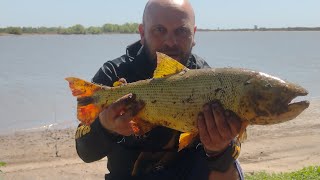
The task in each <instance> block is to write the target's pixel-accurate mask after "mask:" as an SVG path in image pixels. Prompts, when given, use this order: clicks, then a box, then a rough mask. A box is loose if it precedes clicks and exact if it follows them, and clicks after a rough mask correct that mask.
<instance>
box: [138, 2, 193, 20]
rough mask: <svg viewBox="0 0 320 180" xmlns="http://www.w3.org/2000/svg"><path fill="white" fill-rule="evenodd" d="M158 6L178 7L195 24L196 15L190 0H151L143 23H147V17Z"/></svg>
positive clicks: (146, 8)
mask: <svg viewBox="0 0 320 180" xmlns="http://www.w3.org/2000/svg"><path fill="white" fill-rule="evenodd" d="M157 8H167V9H173V10H174V9H176V10H180V11H184V12H185V13H186V14H188V15H189V17H190V20H191V21H192V23H193V24H195V15H194V11H193V8H192V6H191V4H190V2H189V1H188V0H149V1H148V2H147V4H146V6H145V8H144V12H143V24H145V23H146V21H147V17H148V16H149V15H150V13H152V12H154V10H155V9H157Z"/></svg>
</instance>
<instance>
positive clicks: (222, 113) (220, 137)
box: [198, 102, 241, 155]
mask: <svg viewBox="0 0 320 180" xmlns="http://www.w3.org/2000/svg"><path fill="white" fill-rule="evenodd" d="M198 128H199V136H200V140H201V142H202V144H203V146H204V148H205V151H206V152H207V154H209V155H215V154H219V153H220V152H222V151H224V150H225V149H226V148H227V147H228V145H229V143H230V142H231V140H232V139H234V138H235V137H236V136H237V135H238V133H239V132H240V128H241V120H240V118H239V117H238V116H237V115H235V114H234V113H233V112H232V111H229V110H224V109H223V108H222V106H221V105H220V103H218V102H211V103H207V104H205V105H204V107H203V112H202V113H200V114H199V116H198Z"/></svg>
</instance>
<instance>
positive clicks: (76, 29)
mask: <svg viewBox="0 0 320 180" xmlns="http://www.w3.org/2000/svg"><path fill="white" fill-rule="evenodd" d="M138 26H139V24H138V23H125V24H122V25H118V24H110V23H107V24H104V25H103V26H90V27H84V26H83V25H81V24H76V25H74V26H70V27H5V28H0V35H1V34H16V35H21V34H106V33H138ZM198 31H320V27H288V28H258V27H257V26H255V27H254V28H252V29H250V28H245V29H219V28H217V29H201V28H199V29H198Z"/></svg>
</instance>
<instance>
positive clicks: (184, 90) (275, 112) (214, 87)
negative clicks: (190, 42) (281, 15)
mask: <svg viewBox="0 0 320 180" xmlns="http://www.w3.org/2000/svg"><path fill="white" fill-rule="evenodd" d="M157 61H158V65H157V68H156V70H155V72H154V77H153V78H152V79H147V80H141V81H137V82H134V83H128V84H124V85H121V86H117V87H107V86H101V85H97V84H93V83H90V82H86V81H84V80H81V79H78V78H74V77H68V78H66V80H67V81H69V86H70V88H71V90H72V94H73V95H74V96H77V100H78V107H77V117H78V119H79V120H80V121H81V122H82V123H84V124H87V125H88V124H90V123H92V122H93V121H94V120H95V119H96V118H97V116H98V115H99V113H100V112H101V110H102V109H103V108H104V107H107V106H109V105H110V104H111V103H113V102H115V101H116V100H117V99H119V98H120V97H122V96H124V95H126V94H129V93H133V94H135V95H136V98H137V100H142V101H143V102H144V103H145V107H144V108H143V109H142V110H141V111H140V112H139V113H138V115H137V117H138V118H135V119H133V121H136V124H137V126H138V128H141V129H143V130H144V131H148V130H150V129H152V127H155V126H166V127H168V128H172V129H175V130H178V131H181V132H184V133H183V134H181V136H180V144H179V149H182V148H184V147H185V146H186V145H188V144H189V142H190V141H191V139H192V138H193V137H195V136H196V135H197V134H198V129H197V123H196V120H197V115H198V113H199V112H200V111H202V107H203V105H204V104H205V103H207V102H210V101H213V100H219V101H220V103H221V104H222V106H223V107H224V108H225V109H229V110H231V111H233V112H234V113H236V114H237V115H238V116H239V117H240V118H241V120H243V122H242V128H241V131H240V134H239V136H241V135H242V134H243V133H244V130H245V128H246V127H247V125H248V124H257V125H266V124H276V123H281V122H285V121H288V120H291V119H294V118H295V117H296V116H298V115H299V114H300V113H301V112H302V111H303V110H305V109H306V108H307V107H308V106H309V102H308V101H300V102H294V103H291V101H292V100H293V99H294V98H296V97H297V96H305V95H307V94H308V92H307V91H306V90H305V89H304V88H302V87H301V86H299V85H295V84H292V83H290V82H286V81H284V80H281V79H279V78H277V77H273V76H271V75H268V74H265V73H261V72H256V71H252V70H247V69H239V68H212V69H210V68H208V69H196V70H191V69H188V68H186V67H185V66H183V65H182V64H180V63H179V62H178V61H176V60H174V59H172V58H170V57H169V56H166V55H164V54H162V53H157ZM138 119H139V120H138ZM141 119H143V120H141ZM146 125H148V127H145V126H146Z"/></svg>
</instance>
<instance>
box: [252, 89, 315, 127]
mask: <svg viewBox="0 0 320 180" xmlns="http://www.w3.org/2000/svg"><path fill="white" fill-rule="evenodd" d="M306 95H308V91H307V90H305V89H304V88H302V87H297V86H294V88H291V89H289V90H288V91H286V92H284V93H283V94H282V95H281V96H280V97H281V98H275V99H273V100H272V98H271V97H270V98H271V99H270V104H269V105H268V106H269V108H267V107H266V108H267V109H269V110H266V109H264V110H265V111H261V112H262V113H259V114H260V115H259V117H258V118H257V119H255V120H254V122H253V124H259V125H267V124H278V123H282V122H286V121H289V120H292V119H294V118H296V117H297V116H298V115H300V114H301V113H302V112H303V111H304V110H305V109H307V108H308V107H309V105H310V102H309V101H308V100H298V99H301V96H306Z"/></svg>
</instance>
